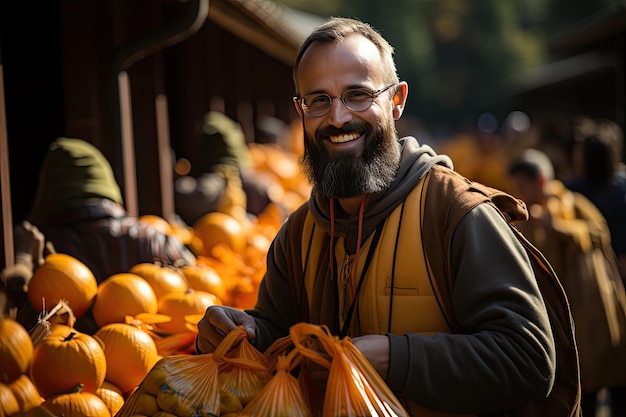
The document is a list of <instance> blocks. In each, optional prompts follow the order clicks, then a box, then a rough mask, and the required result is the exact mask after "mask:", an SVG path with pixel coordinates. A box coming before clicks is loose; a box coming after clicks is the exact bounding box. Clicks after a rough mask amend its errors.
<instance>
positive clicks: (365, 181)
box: [301, 119, 400, 198]
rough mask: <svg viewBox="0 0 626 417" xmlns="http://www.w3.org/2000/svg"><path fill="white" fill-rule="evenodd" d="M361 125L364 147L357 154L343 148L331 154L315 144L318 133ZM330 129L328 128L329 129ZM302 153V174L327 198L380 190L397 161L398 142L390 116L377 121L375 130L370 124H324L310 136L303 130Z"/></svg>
mask: <svg viewBox="0 0 626 417" xmlns="http://www.w3.org/2000/svg"><path fill="white" fill-rule="evenodd" d="M363 128H365V137H366V140H365V144H366V145H365V149H364V151H363V153H362V154H361V155H354V154H353V153H351V152H345V153H343V154H341V155H338V156H337V155H334V156H331V155H330V154H329V153H328V151H327V150H326V148H324V147H323V146H318V145H317V144H318V143H321V139H320V138H321V137H326V136H328V135H329V133H330V134H339V133H342V132H343V133H346V132H353V131H363ZM330 130H332V132H329V131H330ZM304 132H305V133H304V155H303V156H302V159H301V162H302V166H303V169H304V172H305V174H306V175H307V177H308V179H309V181H310V182H311V184H312V185H313V186H314V188H316V190H317V191H319V192H320V193H322V194H323V195H325V196H327V197H330V198H350V197H356V196H359V195H363V194H374V193H379V192H382V191H384V190H386V189H388V188H389V187H390V186H391V183H392V182H393V181H394V179H395V174H396V172H397V170H398V166H399V165H400V143H399V142H398V137H397V132H396V129H395V125H394V122H393V119H390V120H387V121H386V122H383V123H380V124H379V125H378V127H377V130H376V133H375V134H372V129H371V126H369V125H367V126H365V125H363V126H360V125H354V124H353V125H346V126H344V128H343V129H339V130H337V129H332V128H327V129H325V130H324V131H319V132H317V133H316V135H317V137H318V139H317V141H313V140H311V139H310V138H309V137H308V135H307V134H306V130H304Z"/></svg>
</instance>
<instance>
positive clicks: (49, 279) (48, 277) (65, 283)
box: [28, 253, 98, 317]
mask: <svg viewBox="0 0 626 417" xmlns="http://www.w3.org/2000/svg"><path fill="white" fill-rule="evenodd" d="M97 290H98V283H97V281H96V278H95V277H94V275H93V273H92V272H91V270H90V269H89V268H88V267H87V266H86V265H85V264H84V263H82V262H81V261H79V260H78V259H76V258H74V257H73V256H70V255H67V254H64V253H52V254H50V255H48V256H46V259H45V262H44V264H43V265H42V266H40V267H39V268H38V269H37V270H36V271H35V273H34V274H33V277H32V279H31V280H30V282H29V283H28V298H29V299H30V302H31V304H32V305H33V307H35V309H37V311H39V312H42V311H44V310H45V309H50V308H52V307H54V306H55V305H56V304H57V303H58V302H59V301H61V300H64V301H66V302H67V304H68V305H69V306H70V308H71V309H72V312H73V313H74V316H76V317H80V316H82V315H83V314H85V312H87V310H89V307H91V305H92V303H93V300H94V298H95V296H96V292H97Z"/></svg>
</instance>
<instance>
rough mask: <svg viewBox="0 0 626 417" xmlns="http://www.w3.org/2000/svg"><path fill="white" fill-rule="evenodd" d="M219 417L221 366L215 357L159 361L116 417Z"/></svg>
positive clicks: (170, 357) (183, 356)
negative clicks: (163, 416)
mask: <svg viewBox="0 0 626 417" xmlns="http://www.w3.org/2000/svg"><path fill="white" fill-rule="evenodd" d="M155 407H156V409H158V410H159V411H166V412H168V413H171V414H174V415H176V416H194V415H205V416H206V415H219V409H220V393H219V389H218V363H217V362H216V361H215V360H214V358H213V355H212V354H206V355H172V356H165V357H163V358H162V359H160V360H159V361H158V362H157V363H156V364H155V365H154V366H153V367H152V369H151V370H150V372H148V375H146V377H145V378H144V379H143V381H142V382H141V384H139V386H138V387H137V389H136V390H135V391H134V392H133V393H132V394H131V396H130V397H129V398H128V400H126V402H125V403H124V405H123V406H122V408H121V409H120V410H119V411H118V412H117V414H116V417H130V416H132V415H152V414H153V413H154V410H155Z"/></svg>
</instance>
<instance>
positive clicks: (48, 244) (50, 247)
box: [46, 241, 57, 255]
mask: <svg viewBox="0 0 626 417" xmlns="http://www.w3.org/2000/svg"><path fill="white" fill-rule="evenodd" d="M46 252H47V253H48V255H51V254H53V253H57V251H56V249H55V248H54V244H53V243H52V242H50V241H47V242H46Z"/></svg>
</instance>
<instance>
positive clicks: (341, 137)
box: [329, 133, 361, 143]
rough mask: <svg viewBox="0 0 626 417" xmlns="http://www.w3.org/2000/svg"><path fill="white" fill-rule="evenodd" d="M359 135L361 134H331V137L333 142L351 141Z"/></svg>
mask: <svg viewBox="0 0 626 417" xmlns="http://www.w3.org/2000/svg"><path fill="white" fill-rule="evenodd" d="M359 136H361V135H360V134H358V133H350V134H346V135H339V136H330V137H329V139H330V141H331V142H332V143H343V142H350V141H351V140H355V139H357V138H358V137H359Z"/></svg>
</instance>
